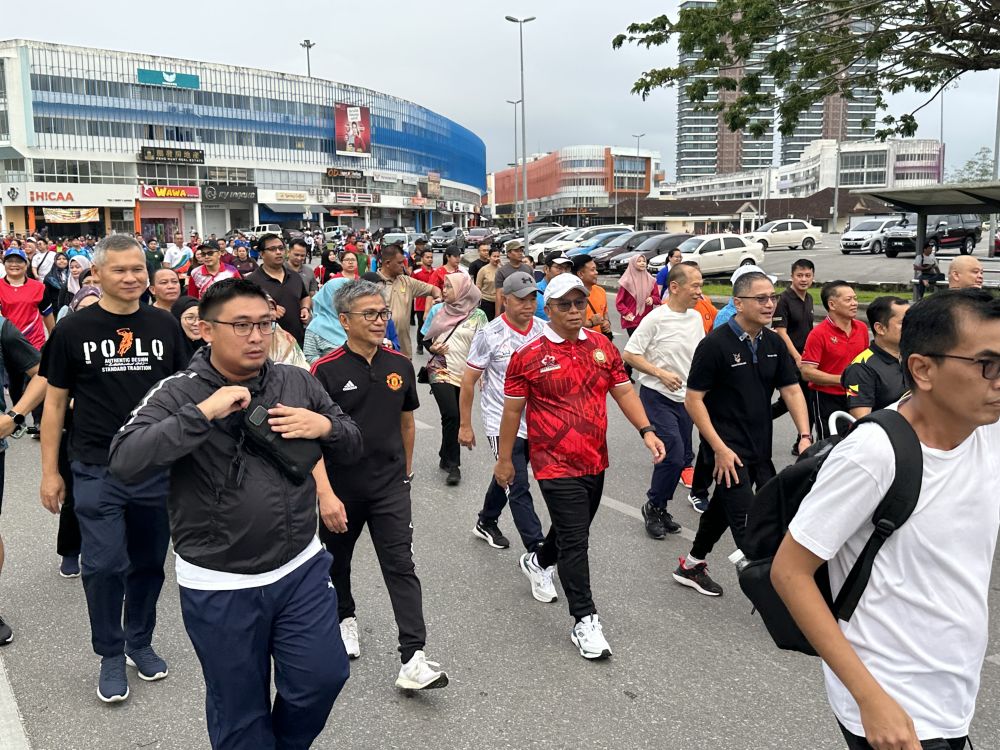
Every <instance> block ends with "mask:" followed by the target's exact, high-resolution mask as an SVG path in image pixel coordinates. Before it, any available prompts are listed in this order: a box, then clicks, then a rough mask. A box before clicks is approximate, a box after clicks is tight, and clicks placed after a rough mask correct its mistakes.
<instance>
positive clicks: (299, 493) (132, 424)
mask: <svg viewBox="0 0 1000 750" xmlns="http://www.w3.org/2000/svg"><path fill="white" fill-rule="evenodd" d="M210 353H211V347H208V346H206V347H203V348H202V349H200V350H199V351H198V352H197V353H195V355H194V358H193V359H192V360H191V364H190V365H189V367H188V369H187V370H183V371H181V372H179V373H177V374H175V375H173V376H171V377H169V378H166V379H164V380H161V381H160V382H159V383H157V384H156V385H155V386H154V387H153V388H152V390H150V392H149V393H147V394H146V397H145V398H144V399H143V400H142V401H141V402H140V403H139V406H138V407H136V409H135V411H134V412H133V413H132V416H131V418H130V419H129V420H128V422H126V423H125V425H124V426H123V427H122V428H121V430H120V431H119V432H118V434H116V435H115V438H114V440H113V441H112V442H111V452H110V456H109V459H110V460H109V465H110V469H111V471H112V473H114V474H115V475H116V476H117V477H119V478H120V479H121V480H122V481H124V482H135V481H138V480H141V479H143V478H145V477H148V476H150V475H152V474H155V473H156V472H157V471H162V470H163V469H165V468H166V469H169V470H170V497H169V500H168V502H167V509H168V511H169V515H170V533H171V536H172V538H173V542H174V549H175V550H176V552H177V554H178V555H180V556H181V557H182V558H184V560H186V561H187V562H189V563H192V564H194V565H198V566H200V567H203V568H208V569H210V570H218V571H224V572H227V573H243V574H254V573H266V572H269V571H272V570H274V569H276V568H279V567H281V566H282V565H284V564H285V563H287V562H288V561H289V560H291V559H292V558H294V557H295V556H296V555H298V554H299V553H300V552H302V550H304V549H305V548H306V546H307V545H308V544H309V543H310V542H311V541H312V539H313V537H314V536H315V534H316V524H317V513H316V483H315V482H314V481H313V479H312V477H309V478H308V479H307V480H306V481H305V482H304V483H302V484H301V485H296V484H294V483H293V482H291V481H290V480H288V479H287V478H286V477H285V476H284V474H282V473H281V472H280V471H279V470H278V469H277V468H276V467H274V466H273V465H272V464H271V462H270V461H268V460H267V459H265V458H262V457H260V456H257V455H254V454H253V453H250V452H248V448H247V446H241V444H240V440H239V438H240V436H241V434H242V429H241V424H242V419H243V412H242V411H240V412H237V413H235V414H231V415H230V416H228V417H226V418H224V419H219V420H214V421H211V422H210V421H209V420H208V419H206V418H205V415H204V414H202V413H201V411H200V410H199V409H198V407H197V404H199V403H200V402H202V401H204V400H205V399H206V398H208V397H209V396H211V395H212V394H213V393H215V391H217V390H218V389H219V388H221V387H222V386H225V385H233V383H229V382H227V381H226V380H225V379H224V378H223V377H222V375H220V374H219V372H218V371H217V370H216V369H215V368H214V367H212V365H211V363H210V361H209V356H210ZM239 385H244V386H246V387H247V388H249V389H250V392H251V393H252V394H253V395H254V396H255V397H260V398H262V399H264V400H265V401H266V402H267V403H269V404H272V405H273V404H277V403H278V402H279V401H280V402H281V403H282V404H285V405H286V406H298V407H304V408H306V409H309V410H311V411H314V412H317V413H319V414H323V415H325V416H327V417H329V418H330V420H331V421H332V422H333V431H332V432H331V433H330V435H329V436H328V437H327V438H324V439H323V440H322V441H321V444H322V447H323V453H324V458H325V459H326V460H327V461H329V462H331V463H337V464H350V463H353V462H355V461H357V460H358V458H359V457H360V455H361V450H362V441H361V431H360V430H359V429H358V426H357V425H356V424H355V423H354V421H353V420H352V419H351V418H350V417H348V416H347V415H345V414H344V413H343V412H342V411H341V410H340V407H339V406H337V405H336V404H335V403H333V401H332V400H331V399H330V396H329V395H328V394H327V393H326V392H325V391H324V390H323V388H322V387H321V386H320V385H319V382H318V381H317V380H316V379H315V378H314V377H313V376H312V375H310V374H309V373H308V372H306V371H305V370H303V369H301V368H299V367H292V366H289V365H276V364H274V363H273V362H271V361H270V360H268V361H267V363H266V364H265V366H264V368H263V369H262V370H261V372H260V374H259V375H258V376H257V377H255V378H253V379H252V380H250V381H247V382H243V383H239ZM241 459H242V463H243V466H244V470H243V472H237V471H236V467H237V466H238V464H239V462H240V461H241ZM240 473H242V477H241V478H240V479H241V481H237V476H238V474H240Z"/></svg>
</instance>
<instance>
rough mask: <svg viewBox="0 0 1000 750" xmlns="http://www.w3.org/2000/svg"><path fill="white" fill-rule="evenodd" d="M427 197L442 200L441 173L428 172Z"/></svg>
mask: <svg viewBox="0 0 1000 750" xmlns="http://www.w3.org/2000/svg"><path fill="white" fill-rule="evenodd" d="M427 197H428V198H440V197H441V173H440V172H428V173H427Z"/></svg>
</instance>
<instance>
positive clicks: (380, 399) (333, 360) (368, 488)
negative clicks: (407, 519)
mask: <svg viewBox="0 0 1000 750" xmlns="http://www.w3.org/2000/svg"><path fill="white" fill-rule="evenodd" d="M313 374H314V375H315V376H316V378H317V379H318V380H319V382H320V385H322V386H323V389H324V390H325V391H326V392H327V393H329V394H330V397H331V398H332V399H333V400H334V402H335V403H336V404H337V405H338V406H339V407H340V408H341V409H343V411H344V413H345V414H347V415H348V416H349V417H351V419H353V420H354V421H355V422H356V423H357V425H358V427H360V428H361V437H362V438H363V439H364V444H365V448H364V454H363V456H362V458H361V460H360V461H358V463H357V464H355V465H354V466H351V467H347V468H337V467H334V468H333V470H332V471H330V484H332V485H333V491H334V492H336V493H337V495H338V496H339V497H340V499H341V500H364V499H366V498H371V497H385V496H387V495H390V494H392V493H393V492H397V491H401V490H402V489H403V487H404V484H403V480H404V479H406V453H405V450H404V448H403V435H402V431H401V429H400V416H401V414H402V412H404V411H415V410H416V409H417V408H418V407H419V406H420V400H419V399H418V398H417V378H416V376H415V375H414V374H413V365H412V364H411V363H410V360H409V358H407V357H405V356H404V355H402V354H400V353H398V352H395V351H393V350H392V349H386V348H384V347H379V348H378V351H376V352H375V356H374V357H373V358H372V362H371V365H369V364H368V360H366V359H365V358H364V357H362V356H361V355H359V354H355V353H354V352H352V351H351V350H350V349H348V348H347V344H344V346H342V347H339V348H337V349H334V350H333V351H332V352H330V354H328V355H327V356H325V357H323V358H322V359H320V360H318V361H317V362H316V364H315V365H313Z"/></svg>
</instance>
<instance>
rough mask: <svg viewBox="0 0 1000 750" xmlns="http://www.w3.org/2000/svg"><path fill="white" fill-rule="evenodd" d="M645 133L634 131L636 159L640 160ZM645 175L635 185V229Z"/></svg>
mask: <svg viewBox="0 0 1000 750" xmlns="http://www.w3.org/2000/svg"><path fill="white" fill-rule="evenodd" d="M645 135H646V134H645V133H639V134H638V135H636V134H635V133H632V137H633V138H635V159H636V161H639V141H641V140H642V138H643V136H645ZM642 183H643V177H640V178H639V184H638V185H636V186H635V231H637V232H638V231H639V191H640V190H642Z"/></svg>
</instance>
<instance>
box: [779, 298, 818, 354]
mask: <svg viewBox="0 0 1000 750" xmlns="http://www.w3.org/2000/svg"><path fill="white" fill-rule="evenodd" d="M771 327H772V328H784V329H785V331H786V332H787V333H788V338H790V339H791V340H792V345H793V346H794V347H795V351H797V352H798V353H799V354H802V350H803V349H805V348H806V339H807V338H808V337H809V332H810V331H811V330H812V329H813V298H812V296H811V295H810V294H809V293H808V292H806V296H805V299H801V298H800V297H799V295H798V294H796V293H795V290H794V289H792V288H791V287H788V289H786V290H785V291H783V292H782V293H781V294H780V295H779V296H778V304H777V305H776V306H775V308H774V317H773V318H772V319H771Z"/></svg>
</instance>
